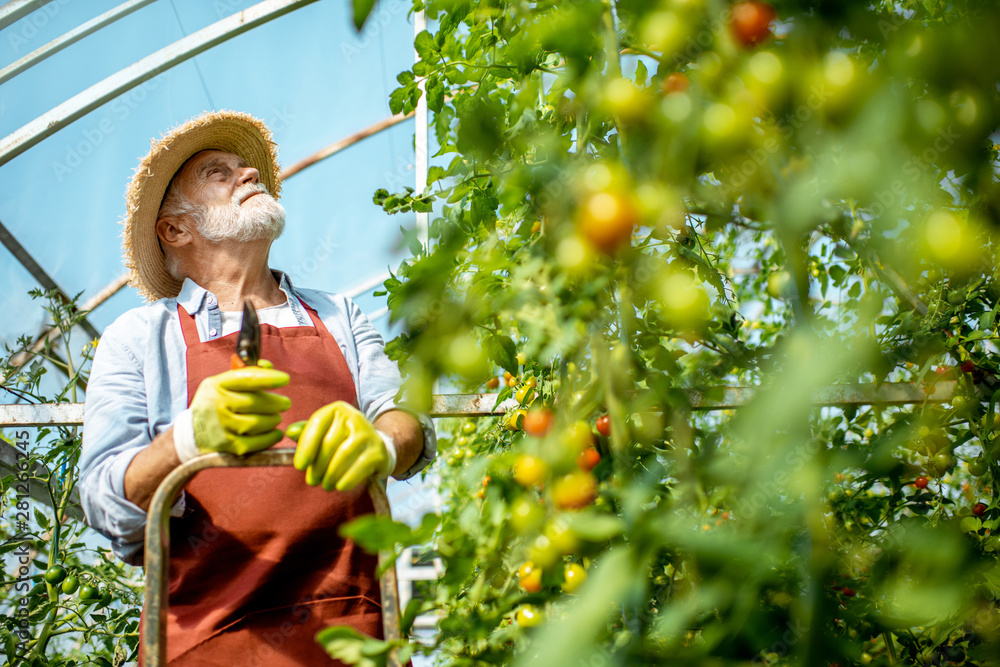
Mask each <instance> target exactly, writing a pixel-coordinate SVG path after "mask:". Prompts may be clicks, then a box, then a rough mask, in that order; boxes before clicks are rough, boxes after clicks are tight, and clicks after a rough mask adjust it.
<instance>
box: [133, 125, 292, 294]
mask: <svg viewBox="0 0 1000 667" xmlns="http://www.w3.org/2000/svg"><path fill="white" fill-rule="evenodd" d="M208 149H213V150H220V151H226V152H228V153H234V154H236V155H239V156H240V157H241V158H243V159H244V160H246V162H247V164H249V165H250V166H251V167H254V168H255V169H256V170H257V171H259V172H260V182H261V184H262V185H264V186H266V187H267V190H268V192H270V193H271V194H272V195H273V196H274V197H277V196H278V193H279V191H280V190H281V183H280V182H279V181H278V150H277V146H275V144H274V142H273V141H272V140H271V131H270V130H269V129H267V126H266V125H265V124H264V123H263V121H261V120H258V119H257V118H254V117H253V116H250V115H249V114H245V113H239V112H236V111H213V112H207V113H203V114H202V115H200V116H198V117H197V118H193V119H191V120H189V121H188V122H186V123H184V124H183V125H180V126H178V127H176V128H174V129H173V130H171V131H170V132H168V133H167V134H166V135H164V136H163V138H162V139H160V140H159V141H156V140H153V141H152V146H151V147H150V150H149V153H148V154H147V155H146V157H144V158H143V159H142V162H140V163H139V167H138V168H137V169H136V170H135V174H134V175H133V176H132V181H131V183H129V186H128V190H127V191H126V192H125V219H124V220H123V222H122V224H123V225H124V227H125V228H124V229H123V230H122V254H123V255H124V258H125V266H126V267H127V268H128V270H129V271H130V272H131V276H130V277H129V283H130V284H131V285H133V286H134V287H135V288H137V289H138V290H139V291H140V292H141V293H142V295H143V296H145V297H146V298H147V299H148V300H150V301H152V300H155V299H162V298H166V297H174V296H177V294H178V293H179V292H180V291H181V283H180V282H178V281H177V280H176V279H174V278H173V277H172V276H171V275H170V274H169V273H167V268H166V265H165V263H164V258H163V250H162V249H161V248H160V243H159V239H158V238H157V236H156V218H157V214H158V213H159V211H160V205H161V203H162V202H163V196H164V195H165V194H166V192H167V187H168V186H169V185H170V180H171V179H172V178H173V177H174V174H176V173H177V171H178V170H179V169H180V168H181V166H182V165H183V164H184V163H185V162H187V160H188V158H190V157H191V156H192V155H194V154H195V153H197V152H199V151H203V150H208Z"/></svg>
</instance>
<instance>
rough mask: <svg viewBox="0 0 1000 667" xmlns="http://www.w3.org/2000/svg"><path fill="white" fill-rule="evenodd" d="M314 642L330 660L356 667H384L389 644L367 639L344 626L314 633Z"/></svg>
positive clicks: (372, 638) (335, 626) (364, 635)
mask: <svg viewBox="0 0 1000 667" xmlns="http://www.w3.org/2000/svg"><path fill="white" fill-rule="evenodd" d="M316 641H317V642H319V643H320V644H321V645H322V646H323V650H325V651H326V652H327V654H329V656H330V657H331V658H335V659H337V660H340V661H342V662H345V663H347V664H349V665H356V666H357V667H385V665H386V664H387V662H388V660H389V651H390V650H392V644H391V643H390V642H386V641H382V640H381V639H375V638H374V637H369V636H368V635H366V634H362V633H361V632H358V631H357V630H355V629H354V628H352V627H348V626H346V625H332V626H330V627H328V628H323V629H322V630H320V631H319V632H317V633H316Z"/></svg>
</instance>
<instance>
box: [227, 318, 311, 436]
mask: <svg viewBox="0 0 1000 667" xmlns="http://www.w3.org/2000/svg"><path fill="white" fill-rule="evenodd" d="M258 362H260V321H259V320H258V319H257V310H256V309H255V308H254V307H253V304H252V303H250V302H249V301H244V302H243V322H242V323H241V324H240V335H239V336H237V337H236V351H235V352H234V353H233V356H232V357H230V365H231V366H232V367H233V368H234V369H236V368H246V367H247V366H256V365H257V364H258ZM305 425H306V423H305V421H298V422H295V423H293V424H290V425H289V426H288V428H287V429H286V430H285V435H287V436H288V437H289V438H290V439H292V440H296V441H297V440H298V439H299V435H301V434H302V429H303V428H304V427H305Z"/></svg>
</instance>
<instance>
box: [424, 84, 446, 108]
mask: <svg viewBox="0 0 1000 667" xmlns="http://www.w3.org/2000/svg"><path fill="white" fill-rule="evenodd" d="M443 107H444V83H443V82H442V81H441V79H439V78H437V77H435V78H434V79H431V80H430V81H429V82H428V83H427V108H428V109H430V110H431V111H433V112H434V113H437V112H439V111H441V109H442V108H443Z"/></svg>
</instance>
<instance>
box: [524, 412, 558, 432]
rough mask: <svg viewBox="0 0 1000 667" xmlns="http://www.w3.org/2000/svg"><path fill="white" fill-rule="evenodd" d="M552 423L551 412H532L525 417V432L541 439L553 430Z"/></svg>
mask: <svg viewBox="0 0 1000 667" xmlns="http://www.w3.org/2000/svg"><path fill="white" fill-rule="evenodd" d="M552 421H553V416H552V412H551V411H550V410H545V409H542V410H532V411H531V412H529V413H528V414H526V415H525V416H524V432H525V433H527V434H528V435H533V436H535V437H536V438H540V437H542V436H543V435H545V434H546V433H548V432H549V429H551V428H552Z"/></svg>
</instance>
